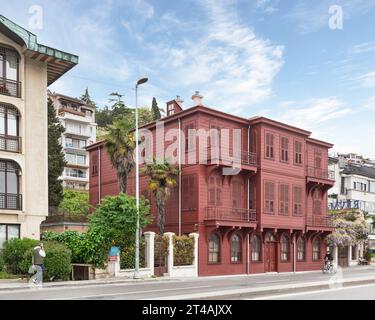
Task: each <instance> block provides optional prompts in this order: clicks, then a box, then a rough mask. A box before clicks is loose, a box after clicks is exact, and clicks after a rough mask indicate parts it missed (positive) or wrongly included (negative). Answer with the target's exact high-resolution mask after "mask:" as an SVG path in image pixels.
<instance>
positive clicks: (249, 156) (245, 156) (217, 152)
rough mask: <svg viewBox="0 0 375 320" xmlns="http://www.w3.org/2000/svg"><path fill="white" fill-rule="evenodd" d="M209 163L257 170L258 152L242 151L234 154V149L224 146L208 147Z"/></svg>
mask: <svg viewBox="0 0 375 320" xmlns="http://www.w3.org/2000/svg"><path fill="white" fill-rule="evenodd" d="M207 163H208V164H216V165H221V166H226V167H236V166H239V165H240V166H241V168H242V169H244V170H250V171H254V172H256V171H257V164H258V163H257V154H256V153H254V152H247V151H241V152H240V153H239V154H238V155H233V151H232V150H229V149H223V148H217V149H216V148H207Z"/></svg>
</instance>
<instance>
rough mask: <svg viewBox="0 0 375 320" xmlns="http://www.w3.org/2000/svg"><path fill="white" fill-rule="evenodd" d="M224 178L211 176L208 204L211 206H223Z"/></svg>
mask: <svg viewBox="0 0 375 320" xmlns="http://www.w3.org/2000/svg"><path fill="white" fill-rule="evenodd" d="M221 190H222V178H221V176H219V175H216V174H214V175H211V176H210V178H209V181H208V203H209V204H210V205H211V206H221Z"/></svg>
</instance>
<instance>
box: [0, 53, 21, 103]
mask: <svg viewBox="0 0 375 320" xmlns="http://www.w3.org/2000/svg"><path fill="white" fill-rule="evenodd" d="M19 60H20V58H19V55H18V52H17V51H16V50H14V49H11V48H8V47H5V46H1V47H0V94H6V95H10V96H15V97H19V96H20V93H21V92H20V91H21V90H20V87H19V83H18V79H19V74H18V72H19V71H18V70H19Z"/></svg>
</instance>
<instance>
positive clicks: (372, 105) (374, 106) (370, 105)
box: [364, 96, 375, 110]
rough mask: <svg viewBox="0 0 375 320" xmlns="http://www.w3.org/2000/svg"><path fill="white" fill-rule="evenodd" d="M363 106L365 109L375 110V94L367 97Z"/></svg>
mask: <svg viewBox="0 0 375 320" xmlns="http://www.w3.org/2000/svg"><path fill="white" fill-rule="evenodd" d="M364 107H365V108H366V109H371V110H375V96H374V97H371V98H370V99H368V100H367V101H366V102H365V104H364Z"/></svg>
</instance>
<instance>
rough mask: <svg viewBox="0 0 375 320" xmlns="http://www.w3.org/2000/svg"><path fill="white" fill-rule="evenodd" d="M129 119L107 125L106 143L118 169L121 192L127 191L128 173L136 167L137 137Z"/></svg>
mask: <svg viewBox="0 0 375 320" xmlns="http://www.w3.org/2000/svg"><path fill="white" fill-rule="evenodd" d="M131 129H132V127H131V124H130V123H129V120H128V119H126V118H122V119H117V120H115V121H114V123H113V124H112V125H109V126H108V127H107V130H108V133H107V134H106V135H105V140H106V145H107V149H108V153H109V156H110V158H111V162H112V165H113V167H114V168H115V169H116V170H117V177H118V180H119V184H120V192H121V193H126V192H127V186H128V181H127V180H128V175H129V173H130V171H131V170H132V168H133V167H134V150H135V147H136V143H135V138H134V135H133V132H132V131H131Z"/></svg>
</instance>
